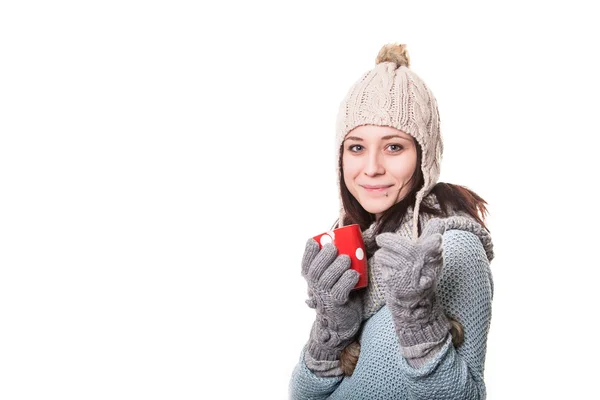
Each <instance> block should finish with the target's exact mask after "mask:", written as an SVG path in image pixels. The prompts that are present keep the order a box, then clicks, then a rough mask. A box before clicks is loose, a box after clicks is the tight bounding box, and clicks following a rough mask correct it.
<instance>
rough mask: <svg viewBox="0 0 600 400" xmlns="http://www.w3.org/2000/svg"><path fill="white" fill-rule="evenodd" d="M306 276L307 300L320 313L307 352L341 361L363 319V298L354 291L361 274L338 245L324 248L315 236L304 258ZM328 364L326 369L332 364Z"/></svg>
mask: <svg viewBox="0 0 600 400" xmlns="http://www.w3.org/2000/svg"><path fill="white" fill-rule="evenodd" d="M302 276H303V277H304V278H305V279H306V282H307V284H308V296H309V297H308V300H307V301H306V303H307V304H308V306H309V307H311V308H314V309H315V310H316V313H317V317H316V320H315V322H314V324H313V327H312V330H311V334H310V339H309V342H308V348H307V351H308V353H309V354H310V356H311V357H312V359H313V360H316V361H336V360H339V357H340V353H341V352H342V350H343V349H344V348H345V347H346V346H347V345H348V344H350V343H351V342H352V341H353V339H354V336H355V335H356V333H357V332H358V329H359V328H360V324H361V322H362V299H361V297H360V296H357V295H356V293H351V290H352V289H353V288H354V286H355V285H356V283H357V282H358V278H359V274H358V272H356V271H354V270H351V269H350V257H348V256H347V255H345V254H341V255H338V250H337V248H336V247H335V245H333V244H331V243H328V244H326V245H325V246H323V248H322V249H320V248H319V244H318V243H317V241H316V240H314V239H313V238H311V239H309V240H308V242H307V243H306V249H305V251H304V256H303V259H302ZM328 365H329V366H328V367H327V368H323V370H325V369H328V368H329V369H330V368H331V367H332V364H331V363H329V364H328Z"/></svg>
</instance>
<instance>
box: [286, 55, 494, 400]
mask: <svg viewBox="0 0 600 400" xmlns="http://www.w3.org/2000/svg"><path fill="white" fill-rule="evenodd" d="M336 148H337V149H338V151H339V154H338V171H337V172H338V179H339V181H338V184H339V195H340V216H339V219H338V223H337V226H338V227H339V226H344V225H348V224H359V225H360V227H361V230H362V231H363V239H364V241H365V246H366V248H367V257H368V264H369V285H368V287H367V288H365V289H358V290H352V288H353V287H354V285H355V284H356V282H357V281H358V273H357V272H356V271H354V270H351V269H349V266H350V261H349V258H348V257H347V256H345V255H338V254H337V249H336V248H335V246H334V245H333V244H327V245H325V246H324V247H323V248H322V249H320V247H319V245H318V244H317V242H316V241H315V240H314V239H312V238H311V239H309V240H308V242H307V244H306V249H305V253H304V256H303V260H302V275H303V276H304V278H305V279H306V281H307V284H308V295H309V298H308V300H307V304H308V305H309V306H310V307H312V308H314V309H315V310H316V319H315V322H314V324H313V327H312V330H311V333H310V338H309V340H308V343H307V345H306V346H305V347H304V349H303V350H302V353H301V357H300V360H299V363H298V365H297V366H296V368H295V369H294V372H293V374H292V378H291V381H290V398H293V399H345V400H348V399H370V400H372V399H388V400H389V399H428V400H431V399H452V400H460V399H484V398H485V396H486V392H485V383H484V380H483V376H484V361H485V353H486V341H487V333H488V330H489V326H490V319H491V301H492V290H493V287H492V277H491V273H490V270H489V262H490V261H491V260H492V258H493V250H492V242H491V237H490V235H489V232H488V230H487V228H486V227H485V224H484V218H485V214H486V213H487V210H486V206H485V205H486V202H485V201H484V200H483V199H482V198H481V197H479V196H478V195H477V194H475V193H474V192H472V191H470V190H469V189H467V188H465V187H463V186H458V185H452V184H447V183H438V182H437V180H438V177H439V171H440V160H441V156H442V149H443V146H442V139H441V135H440V130H439V115H438V110H437V102H436V100H435V98H434V96H433V94H432V93H431V91H430V90H429V88H428V87H427V86H426V85H425V84H424V82H423V81H422V80H421V79H420V78H419V77H418V76H417V75H416V74H415V73H414V72H413V71H412V70H410V68H409V57H408V53H407V51H406V46H405V45H395V44H392V45H386V46H384V47H383V48H382V49H381V51H380V52H379V55H378V56H377V59H376V66H375V68H374V69H372V70H370V71H368V72H366V73H365V74H364V75H363V76H362V77H361V78H360V79H359V80H358V81H357V82H356V83H355V84H354V85H353V86H352V87H351V88H350V90H349V92H348V94H347V96H346V97H345V99H344V101H343V102H342V104H341V107H340V112H339V116H338V122H337V146H336Z"/></svg>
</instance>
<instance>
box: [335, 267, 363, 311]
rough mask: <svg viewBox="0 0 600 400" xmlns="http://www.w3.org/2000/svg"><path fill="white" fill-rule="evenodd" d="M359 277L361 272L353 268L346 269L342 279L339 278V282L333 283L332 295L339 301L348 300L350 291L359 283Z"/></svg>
mask: <svg viewBox="0 0 600 400" xmlns="http://www.w3.org/2000/svg"><path fill="white" fill-rule="evenodd" d="M359 278H360V274H359V273H358V272H357V271H355V270H353V269H348V270H346V271H345V272H344V273H343V274H342V276H341V277H340V279H338V281H337V283H336V284H335V285H333V288H332V289H331V296H332V297H333V298H334V299H335V300H336V301H337V302H338V303H345V302H346V301H347V300H348V296H349V295H350V291H351V290H352V289H354V286H356V284H357V283H358V279H359Z"/></svg>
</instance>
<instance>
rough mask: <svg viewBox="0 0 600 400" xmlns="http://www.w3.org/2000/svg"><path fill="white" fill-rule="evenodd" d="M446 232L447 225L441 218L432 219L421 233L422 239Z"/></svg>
mask: <svg viewBox="0 0 600 400" xmlns="http://www.w3.org/2000/svg"><path fill="white" fill-rule="evenodd" d="M444 232H446V224H445V223H444V222H443V221H442V220H441V219H439V218H432V219H430V220H429V222H427V225H425V229H423V232H422V233H421V237H422V238H425V237H427V236H431V235H435V234H436V233H440V234H443V233H444Z"/></svg>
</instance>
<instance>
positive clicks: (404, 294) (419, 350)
mask: <svg viewBox="0 0 600 400" xmlns="http://www.w3.org/2000/svg"><path fill="white" fill-rule="evenodd" d="M444 231H445V225H444V224H443V222H442V221H441V220H440V219H438V218H434V219H431V220H430V221H429V223H428V224H427V226H426V227H425V229H424V231H423V233H422V235H421V236H420V237H419V238H418V239H417V240H416V242H415V241H412V240H410V239H409V238H406V237H404V236H401V235H400V234H398V233H382V234H380V235H378V236H377V237H376V238H375V240H376V241H377V244H378V245H379V246H380V249H379V250H377V251H376V252H375V254H374V256H373V257H374V262H375V263H376V264H379V266H380V268H381V272H382V275H383V279H384V282H385V284H386V289H385V298H386V304H387V306H388V308H389V309H390V312H391V313H392V316H393V320H394V325H395V328H396V333H397V335H398V339H399V342H400V346H402V350H403V355H404V356H405V357H407V358H416V359H418V358H420V357H424V356H426V355H427V353H429V352H430V351H431V350H432V349H433V348H435V347H436V346H438V347H439V345H440V343H442V342H443V341H444V340H445V338H446V337H447V335H448V332H449V329H450V323H449V322H448V319H447V318H446V316H445V314H444V311H443V309H442V308H441V306H440V305H439V302H438V301H437V299H436V286H437V281H438V277H439V275H440V273H441V270H442V266H443V257H442V250H443V248H442V233H444Z"/></svg>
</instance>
